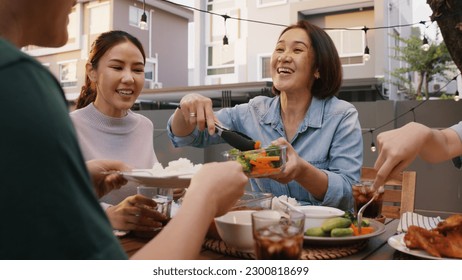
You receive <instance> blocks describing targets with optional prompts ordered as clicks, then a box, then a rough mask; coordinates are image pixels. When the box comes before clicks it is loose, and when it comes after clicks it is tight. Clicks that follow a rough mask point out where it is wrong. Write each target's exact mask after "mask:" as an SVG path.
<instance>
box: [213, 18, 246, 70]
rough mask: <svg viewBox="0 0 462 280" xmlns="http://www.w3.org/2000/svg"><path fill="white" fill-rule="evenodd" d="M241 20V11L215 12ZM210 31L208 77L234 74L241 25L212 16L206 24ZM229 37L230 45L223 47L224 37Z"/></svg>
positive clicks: (237, 22) (235, 21)
mask: <svg viewBox="0 0 462 280" xmlns="http://www.w3.org/2000/svg"><path fill="white" fill-rule="evenodd" d="M214 13H219V14H227V15H229V16H232V17H236V18H239V9H234V10H228V11H214ZM206 24H207V26H208V28H207V30H210V31H209V34H208V36H207V75H222V74H233V73H234V72H235V70H234V64H235V52H234V48H235V42H236V41H237V40H238V39H239V38H240V23H239V21H237V20H227V21H226V25H225V22H224V19H223V18H222V17H217V16H214V15H212V14H210V15H209V16H208V17H207V22H206ZM225 34H226V37H228V43H229V44H228V45H223V37H224V36H225Z"/></svg>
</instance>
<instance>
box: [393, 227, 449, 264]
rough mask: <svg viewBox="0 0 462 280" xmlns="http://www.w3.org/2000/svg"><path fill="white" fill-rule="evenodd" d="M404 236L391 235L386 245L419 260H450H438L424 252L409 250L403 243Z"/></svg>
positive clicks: (402, 234)
mask: <svg viewBox="0 0 462 280" xmlns="http://www.w3.org/2000/svg"><path fill="white" fill-rule="evenodd" d="M404 235H405V233H401V234H398V235H393V236H392V237H390V238H388V245H390V246H391V247H393V248H395V249H396V250H398V251H401V252H403V253H406V254H409V255H413V256H416V257H419V258H424V259H432V260H451V259H448V258H439V257H435V256H432V255H430V254H429V253H427V252H426V251H425V250H415V249H409V248H408V247H407V246H406V244H405V243H404Z"/></svg>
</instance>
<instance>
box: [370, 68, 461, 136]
mask: <svg viewBox="0 0 462 280" xmlns="http://www.w3.org/2000/svg"><path fill="white" fill-rule="evenodd" d="M458 76H460V73H459V74H457V75H456V76H455V77H454V78H452V79H451V80H450V81H448V82H447V83H446V84H445V85H444V86H442V87H441V88H440V89H439V90H437V91H436V92H435V93H439V92H440V91H441V90H443V89H444V88H446V87H447V86H448V85H449V84H450V83H451V82H452V81H455V80H457V77H458ZM457 97H458V96H454V100H455V101H458V98H457ZM428 100H430V99H425V100H423V101H422V102H419V104H417V105H416V106H414V107H412V108H411V109H409V110H407V111H406V112H404V113H402V114H400V115H398V116H397V117H395V118H394V119H392V120H390V121H388V122H386V123H384V124H382V125H379V126H377V127H375V128H370V129H369V130H368V131H366V132H363V133H362V134H363V135H364V134H366V133H371V134H372V133H373V132H374V131H376V130H379V129H381V128H384V127H385V126H387V125H389V124H390V123H392V122H394V121H396V120H398V119H400V118H402V117H403V116H405V115H407V114H409V113H412V114H413V119H414V122H415V121H416V116H415V109H417V108H419V107H420V106H422V105H423V104H425V103H426V102H427V101H428Z"/></svg>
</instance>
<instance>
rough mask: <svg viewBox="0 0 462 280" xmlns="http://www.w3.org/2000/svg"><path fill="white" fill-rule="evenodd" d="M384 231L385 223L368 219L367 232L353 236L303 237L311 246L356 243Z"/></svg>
mask: <svg viewBox="0 0 462 280" xmlns="http://www.w3.org/2000/svg"><path fill="white" fill-rule="evenodd" d="M384 231H385V225H384V224H382V223H380V222H377V221H375V220H372V219H371V220H369V225H368V232H367V233H365V234H362V235H353V236H341V237H332V236H308V235H306V232H305V236H304V237H303V239H304V243H305V244H307V245H312V246H317V245H320V246H326V245H328V246H339V245H346V244H352V243H357V242H360V241H363V240H367V239H369V238H372V237H374V236H378V235H380V234H382V233H383V232H384Z"/></svg>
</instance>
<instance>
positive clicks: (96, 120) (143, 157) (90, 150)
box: [70, 103, 158, 205]
mask: <svg viewBox="0 0 462 280" xmlns="http://www.w3.org/2000/svg"><path fill="white" fill-rule="evenodd" d="M70 116H71V119H72V121H73V123H74V126H75V128H76V130H77V136H78V140H79V144H80V146H81V149H82V153H83V156H84V159H85V160H86V161H87V160H91V159H113V160H120V161H123V162H125V163H127V164H129V165H130V166H132V167H133V168H152V167H153V165H154V163H156V162H158V161H157V157H156V154H155V152H154V141H153V135H154V125H153V123H152V122H151V120H149V119H148V118H146V117H145V116H143V115H140V114H137V113H134V112H133V111H131V110H129V111H128V113H127V115H126V116H124V117H122V118H113V117H109V116H106V115H104V114H103V113H101V112H100V111H98V109H96V107H95V106H94V105H93V103H91V104H90V105H88V106H87V107H85V108H81V109H78V110H75V111H73V112H71V114H70ZM134 194H136V186H135V185H134V184H127V185H125V186H123V187H122V188H121V189H119V190H113V191H112V192H110V193H109V194H107V195H105V196H104V197H102V198H101V199H100V201H101V202H105V203H109V204H113V205H114V204H118V203H119V202H121V201H122V200H123V199H125V198H126V197H127V196H130V195H134Z"/></svg>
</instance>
